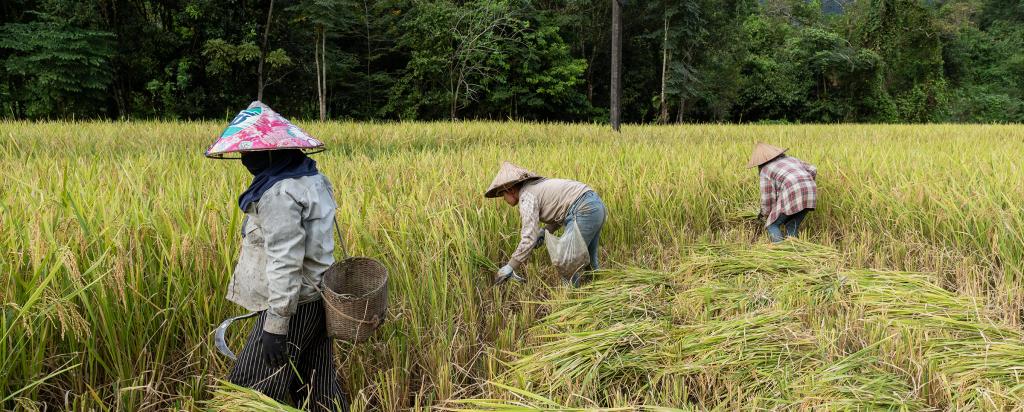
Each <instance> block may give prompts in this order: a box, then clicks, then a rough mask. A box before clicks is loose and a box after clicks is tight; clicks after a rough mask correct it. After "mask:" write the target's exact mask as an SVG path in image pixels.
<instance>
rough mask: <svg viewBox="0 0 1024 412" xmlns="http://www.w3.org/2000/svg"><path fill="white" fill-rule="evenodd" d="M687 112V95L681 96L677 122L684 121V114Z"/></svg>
mask: <svg viewBox="0 0 1024 412" xmlns="http://www.w3.org/2000/svg"><path fill="white" fill-rule="evenodd" d="M685 113H686V97H685V96H680V97H679V110H678V111H676V123H682V122H683V115H684V114H685Z"/></svg>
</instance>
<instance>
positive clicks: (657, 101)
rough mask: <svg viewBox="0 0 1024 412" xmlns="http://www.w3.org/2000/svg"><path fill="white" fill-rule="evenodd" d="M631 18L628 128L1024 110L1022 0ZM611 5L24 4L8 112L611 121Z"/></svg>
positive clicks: (1, 72) (2, 20)
mask: <svg viewBox="0 0 1024 412" xmlns="http://www.w3.org/2000/svg"><path fill="white" fill-rule="evenodd" d="M271 6H273V7H271ZM622 13H623V15H622V19H623V20H622V22H623V41H622V44H623V73H622V94H621V96H622V117H623V120H624V121H626V122H804V123H809V122H815V123H816V122H947V121H948V122H1022V121H1024V0H810V1H808V0H671V1H668V0H646V1H630V2H626V3H625V4H624V5H623V7H622ZM610 14H611V2H610V0H233V1H210V0H104V1H97V0H83V1H77V2H63V1H54V0H9V1H5V2H3V4H2V5H0V117H3V118H16V119H55V118H101V119H149V118H159V119H206V118H225V117H227V116H230V115H231V114H232V113H234V112H235V111H237V110H238V109H239V108H242V107H244V106H245V105H247V104H248V102H250V101H252V100H255V99H256V97H257V95H258V93H259V87H260V86H259V85H260V84H262V85H263V86H262V87H263V90H264V91H263V96H264V98H263V100H264V101H265V102H266V103H268V104H270V105H271V106H273V107H275V108H276V109H277V110H279V111H280V112H282V113H286V114H288V115H289V116H292V117H298V118H317V117H318V116H321V113H322V116H323V118H329V119H355V120H442V119H517V120H518V119H521V120H542V121H579V122H593V121H606V120H607V118H608V113H609V111H608V103H609V100H608V99H609V98H608V95H609V83H610V76H611V75H610V61H609V58H610V56H609V48H610V43H611V40H610V24H609V22H610ZM261 63H262V64H261Z"/></svg>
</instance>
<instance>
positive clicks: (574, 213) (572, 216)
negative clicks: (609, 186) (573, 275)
mask: <svg viewBox="0 0 1024 412" xmlns="http://www.w3.org/2000/svg"><path fill="white" fill-rule="evenodd" d="M607 216H608V211H607V209H605V207H604V202H602V201H601V197H600V196H598V195H597V193H596V192H594V191H589V192H587V193H584V194H583V195H581V196H580V197H579V199H576V201H575V202H573V204H572V206H570V207H569V212H568V214H566V216H565V230H566V231H568V230H569V229H571V226H572V225H575V226H576V227H577V228H578V229H579V231H580V234H581V235H583V241H584V242H587V252H589V253H590V270H597V269H598V263H597V246H598V243H599V242H600V239H601V228H602V227H604V220H605V218H606V217H607ZM573 281H574V282H578V280H577V279H573Z"/></svg>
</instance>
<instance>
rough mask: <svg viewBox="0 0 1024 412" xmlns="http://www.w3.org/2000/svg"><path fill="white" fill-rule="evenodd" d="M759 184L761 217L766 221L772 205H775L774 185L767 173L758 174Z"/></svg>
mask: <svg viewBox="0 0 1024 412" xmlns="http://www.w3.org/2000/svg"><path fill="white" fill-rule="evenodd" d="M760 182H761V217H763V218H765V219H767V218H768V215H770V214H771V212H772V205H773V204H775V185H774V184H773V183H772V179H771V178H769V177H768V174H767V173H761V174H760Z"/></svg>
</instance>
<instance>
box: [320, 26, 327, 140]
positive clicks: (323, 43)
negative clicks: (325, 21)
mask: <svg viewBox="0 0 1024 412" xmlns="http://www.w3.org/2000/svg"><path fill="white" fill-rule="evenodd" d="M320 71H321V77H322V78H323V81H322V82H321V84H320V87H323V92H322V93H320V121H321V122H323V121H326V120H327V27H324V26H322V25H321V26H320Z"/></svg>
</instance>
